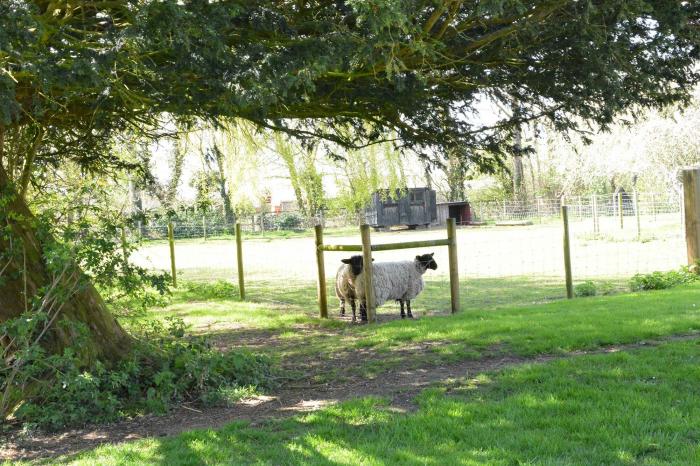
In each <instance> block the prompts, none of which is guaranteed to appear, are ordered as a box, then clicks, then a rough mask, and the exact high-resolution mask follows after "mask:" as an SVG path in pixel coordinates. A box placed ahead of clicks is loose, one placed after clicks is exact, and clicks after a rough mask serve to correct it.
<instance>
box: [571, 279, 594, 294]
mask: <svg viewBox="0 0 700 466" xmlns="http://www.w3.org/2000/svg"><path fill="white" fill-rule="evenodd" d="M597 292H598V287H597V286H596V284H595V282H593V281H591V280H586V281H585V282H583V283H579V284H578V285H576V286H575V287H574V294H575V295H576V296H578V297H584V296H595V295H596V294H597Z"/></svg>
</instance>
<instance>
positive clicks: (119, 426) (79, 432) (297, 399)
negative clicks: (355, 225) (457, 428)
mask: <svg viewBox="0 0 700 466" xmlns="http://www.w3.org/2000/svg"><path fill="white" fill-rule="evenodd" d="M695 339H700V335H699V334H697V333H695V334H689V335H675V336H671V337H667V338H663V339H658V340H647V341H643V342H637V343H634V344H629V345H619V346H607V347H602V348H598V349H595V350H592V351H579V352H573V353H567V354H558V355H541V356H537V357H534V358H523V357H519V356H503V355H499V356H487V357H484V358H480V359H472V360H464V361H460V362H457V363H454V364H449V365H440V366H426V367H418V368H416V367H412V366H410V365H409V364H406V365H404V366H402V367H395V368H392V369H389V370H387V371H386V372H384V373H382V374H381V376H378V377H375V378H373V379H367V378H363V377H350V378H343V379H342V380H338V379H336V380H331V381H329V382H328V383H323V384H313V383H305V382H303V381H296V382H293V383H290V384H287V385H284V386H282V387H280V388H279V389H277V390H275V391H274V392H273V393H270V394H269V395H267V396H260V397H256V398H252V399H246V400H242V401H241V402H239V403H237V404H235V405H233V406H230V407H209V408H201V407H195V406H192V405H187V404H183V405H180V406H179V407H177V408H176V409H174V410H173V411H172V412H170V413H169V414H167V415H164V416H155V415H147V416H141V417H137V418H135V419H131V420H125V421H121V422H117V423H114V424H109V425H102V426H94V427H87V428H83V429H75V430H69V431H65V432H60V433H35V434H32V435H25V434H22V433H20V432H18V431H15V432H10V433H9V434H5V435H4V438H3V437H0V459H4V460H19V459H24V460H32V459H40V458H50V457H55V456H58V455H64V454H72V453H77V452H80V451H82V450H86V449H90V448H94V447H97V446H99V445H101V444H105V443H117V442H124V441H130V440H137V439H142V438H146V437H166V436H171V435H177V434H179V433H181V432H184V431H188V430H192V429H203V428H217V427H221V426H223V425H225V424H227V423H230V422H233V421H241V420H243V421H251V422H252V424H253V425H256V424H259V423H261V422H264V421H266V420H268V419H272V418H283V417H287V416H292V415H294V414H298V413H303V412H310V411H314V410H317V409H320V408H322V407H324V406H327V405H329V404H332V403H336V402H339V401H344V400H348V399H351V398H355V397H359V396H368V395H373V396H379V397H384V398H388V399H390V400H391V402H392V407H393V408H394V409H396V410H397V411H399V412H409V411H412V410H414V409H415V405H414V402H413V400H414V398H415V396H416V395H417V394H418V393H419V392H420V391H421V390H423V389H425V388H427V387H429V386H433V385H440V384H447V383H449V382H451V381H453V380H456V379H465V378H466V379H469V378H473V377H475V376H476V375H478V374H480V373H484V372H493V371H497V370H499V369H502V368H505V367H509V366H515V365H519V364H530V363H534V364H537V363H543V362H547V361H551V360H555V359H563V358H570V357H577V356H582V355H588V354H604V353H612V352H618V351H627V350H633V349H638V348H644V347H653V346H656V345H659V344H662V343H665V342H668V341H678V340H695ZM365 356H369V355H365ZM317 370H322V369H321V368H317Z"/></svg>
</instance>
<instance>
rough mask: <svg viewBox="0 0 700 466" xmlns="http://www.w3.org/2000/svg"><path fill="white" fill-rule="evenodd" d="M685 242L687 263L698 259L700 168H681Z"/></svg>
mask: <svg viewBox="0 0 700 466" xmlns="http://www.w3.org/2000/svg"><path fill="white" fill-rule="evenodd" d="M683 199H684V202H683V203H684V209H683V211H682V213H684V218H685V242H686V246H687V250H688V265H693V264H695V263H696V262H697V261H698V260H700V168H691V169H686V170H683Z"/></svg>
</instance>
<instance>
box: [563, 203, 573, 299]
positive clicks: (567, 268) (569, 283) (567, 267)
mask: <svg viewBox="0 0 700 466" xmlns="http://www.w3.org/2000/svg"><path fill="white" fill-rule="evenodd" d="M561 218H562V221H563V222H564V274H565V276H566V297H567V298H568V299H571V298H573V297H574V283H573V278H572V276H571V244H570V241H569V208H568V207H567V206H565V205H563V206H561Z"/></svg>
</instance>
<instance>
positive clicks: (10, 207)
mask: <svg viewBox="0 0 700 466" xmlns="http://www.w3.org/2000/svg"><path fill="white" fill-rule="evenodd" d="M11 192H14V188H13V186H12V184H11V183H10V180H9V179H8V177H7V174H6V173H5V171H4V169H3V167H2V165H0V195H2V196H7V195H8V193H11ZM10 198H11V199H10V201H9V203H7V204H6V205H4V206H3V207H2V208H3V209H5V211H4V212H3V213H0V219H1V220H2V223H3V225H2V228H7V227H9V232H10V235H9V236H10V237H11V238H12V244H10V239H9V238H8V237H6V235H0V251H4V252H8V251H12V250H13V249H14V250H15V251H21V252H19V254H13V255H12V257H11V258H7V257H5V258H4V260H3V263H2V264H0V269H2V267H4V266H5V264H8V266H7V268H6V269H5V270H4V272H3V273H2V277H0V278H2V279H0V322H4V321H6V320H9V319H12V318H15V317H17V316H19V315H20V314H22V313H23V312H24V311H25V310H26V309H27V307H28V306H31V302H32V301H31V300H32V297H33V296H36V295H37V294H39V293H40V292H41V291H40V290H41V288H42V287H44V286H46V285H48V284H50V283H51V282H52V281H53V280H54V278H52V274H51V272H50V271H49V270H48V268H47V266H46V257H45V254H44V244H45V243H44V244H42V242H41V239H40V235H39V234H38V233H37V231H36V230H35V227H34V226H33V225H34V224H35V219H34V216H33V215H32V213H31V212H30V211H29V208H28V207H27V204H26V203H25V202H24V200H23V199H21V198H20V197H19V196H17V195H12V196H10ZM47 240H48V241H51V239H50V238H49V239H44V241H47ZM68 267H69V270H70V272H71V273H68V274H65V275H64V278H63V279H62V280H59V282H63V283H60V284H59V285H63V286H65V287H66V288H68V287H70V288H71V289H72V290H74V291H73V293H71V295H70V296H69V297H67V298H66V299H65V301H62V307H60V314H59V317H58V318H57V319H56V321H60V320H62V319H66V320H69V321H74V322H80V323H83V324H85V326H86V327H87V329H88V332H89V333H88V340H87V343H86V344H84V345H82V346H81V347H80V350H81V351H82V353H81V356H82V357H84V358H85V360H86V362H88V361H92V360H95V359H100V360H102V361H107V362H111V361H117V360H119V359H120V358H122V357H123V356H125V355H126V354H128V352H129V350H130V348H131V344H132V338H131V337H130V336H129V334H128V333H126V332H125V331H124V329H123V328H122V327H121V326H120V325H119V323H118V322H117V321H116V320H115V318H114V317H113V316H112V314H110V312H109V311H108V310H107V307H106V306H105V303H104V301H103V300H102V298H101V296H100V295H99V293H98V292H97V290H96V289H95V287H94V286H93V285H92V284H90V282H89V281H88V280H87V279H81V280H79V283H80V285H79V286H78V287H77V288H75V286H74V283H75V282H76V280H75V279H74V278H71V276H72V277H81V278H85V277H84V275H83V274H82V272H80V270H78V269H77V266H75V265H70V266H68ZM54 276H55V275H54ZM25 290H26V291H25ZM75 337H76V335H75V333H74V331H73V330H71V328H70V326H63V325H56V324H54V325H53V326H52V328H51V329H50V330H49V332H47V334H46V335H45V337H44V340H43V342H42V344H43V345H44V347H45V348H47V349H48V350H49V351H51V352H59V351H61V350H62V349H63V348H65V347H66V346H69V345H71V344H72V343H74V342H75Z"/></svg>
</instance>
